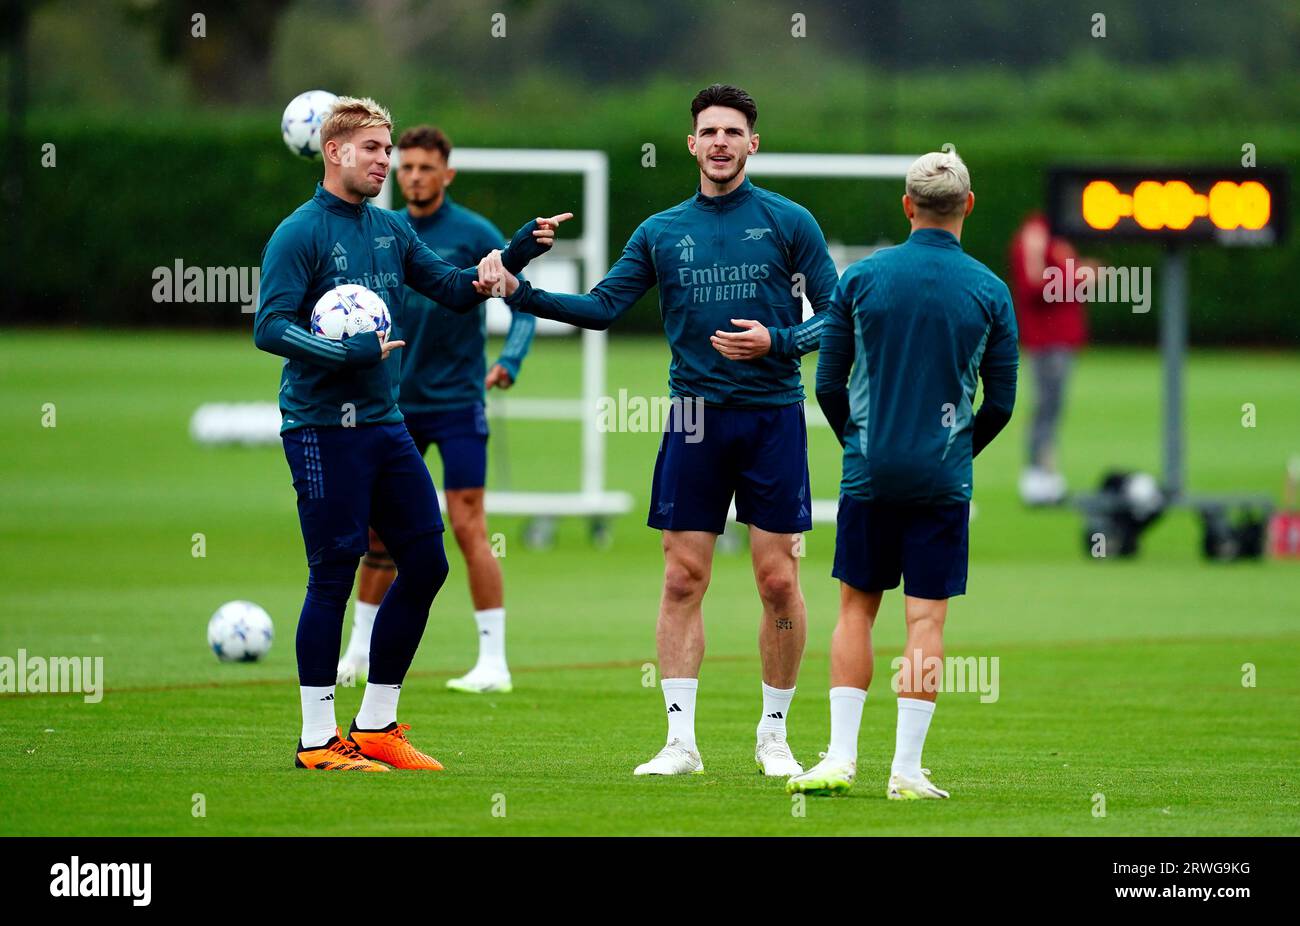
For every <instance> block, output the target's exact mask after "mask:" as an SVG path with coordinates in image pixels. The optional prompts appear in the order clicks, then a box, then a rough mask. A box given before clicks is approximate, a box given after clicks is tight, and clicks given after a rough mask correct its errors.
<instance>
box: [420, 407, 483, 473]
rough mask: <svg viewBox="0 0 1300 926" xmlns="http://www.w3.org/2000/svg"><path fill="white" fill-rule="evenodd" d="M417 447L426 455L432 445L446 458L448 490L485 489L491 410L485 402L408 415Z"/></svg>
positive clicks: (445, 471) (443, 468) (444, 467)
mask: <svg viewBox="0 0 1300 926" xmlns="http://www.w3.org/2000/svg"><path fill="white" fill-rule="evenodd" d="M405 418H406V429H407V430H408V431H410V432H411V439H412V440H414V441H415V446H416V449H417V450H419V451H420V455H421V456H423V455H424V452H425V451H426V450H428V449H429V445H430V444H437V445H438V454H439V456H441V457H442V487H443V488H444V489H451V490H455V489H481V488H483V486H484V485H486V483H487V443H488V423H487V412H486V411H485V410H484V408H483V403H482V402H478V403H476V404H474V405H467V406H465V407H464V408H456V409H452V410H451V411H446V412H420V413H415V414H408V415H405Z"/></svg>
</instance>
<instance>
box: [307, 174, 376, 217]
mask: <svg viewBox="0 0 1300 926" xmlns="http://www.w3.org/2000/svg"><path fill="white" fill-rule="evenodd" d="M312 199H314V200H315V201H316V203H317V204H318V205H319V206H320V207H321V208H322V209H324V210H326V211H327V212H333V213H334V214H335V215H344V216H347V217H348V218H350V219H355V218H359V217H360V216H361V214H362V213H363V212H365V211H366V202H367V200H364V199H363V200H361V202H359V203H350V202H348V201H347V200H346V199H340V198H339V197H337V196H335V195H334V194H333V193H331V192H330V191H329V190H327V189H325V184H324V182H322V181H320V180H317V181H316V195H315V196H313V197H312Z"/></svg>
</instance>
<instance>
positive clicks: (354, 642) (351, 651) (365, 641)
mask: <svg viewBox="0 0 1300 926" xmlns="http://www.w3.org/2000/svg"><path fill="white" fill-rule="evenodd" d="M378 613H379V605H377V604H368V603H366V602H364V601H360V600H358V601H357V602H356V604H354V605H353V606H352V636H350V637H348V651H347V657H346V658H347V659H348V660H349V661H354V660H358V659H364V660H365V661H366V662H369V661H370V631H371V630H373V629H374V627H375V615H376V614H378Z"/></svg>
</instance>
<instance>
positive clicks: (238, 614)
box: [208, 601, 275, 662]
mask: <svg viewBox="0 0 1300 926" xmlns="http://www.w3.org/2000/svg"><path fill="white" fill-rule="evenodd" d="M274 638H275V629H274V628H273V627H272V626H271V616H270V615H269V614H267V613H266V612H265V611H263V610H262V609H261V608H260V607H258V606H257V605H255V604H253V603H252V602H251V601H227V602H226V603H225V604H223V605H222V606H221V607H219V608H217V610H216V613H215V614H213V615H212V619H211V620H209V621H208V646H210V647H212V652H214V653H216V654H217V658H218V659H220V660H221V661H222V662H255V661H256V660H258V659H261V658H262V657H263V656H265V655H266V654H267V652H268V651H269V650H270V649H271V641H272V640H273V639H274Z"/></svg>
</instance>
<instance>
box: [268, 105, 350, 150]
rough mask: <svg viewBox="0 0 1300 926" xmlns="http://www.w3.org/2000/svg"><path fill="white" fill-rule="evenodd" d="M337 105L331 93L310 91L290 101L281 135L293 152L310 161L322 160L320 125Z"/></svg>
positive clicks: (281, 120)
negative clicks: (320, 158)
mask: <svg viewBox="0 0 1300 926" xmlns="http://www.w3.org/2000/svg"><path fill="white" fill-rule="evenodd" d="M336 102H338V97H337V96H335V95H334V94H332V93H330V92H329V91H328V90H308V91H307V92H306V93H300V94H298V95H297V96H296V97H294V98H293V99H292V100H290V101H289V105H288V106H286V107H285V108H284V115H283V116H282V117H281V118H280V135H281V137H283V138H284V143H285V144H286V145H288V146H289V150H290V151H292V152H293V153H294V154H296V155H298V157H300V158H307V159H308V160H316V159H318V158H319V157H320V124H321V123H322V122H323V121H325V117H326V116H328V115H329V112H330V110H331V109H333V108H334V104H335V103H336Z"/></svg>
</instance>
